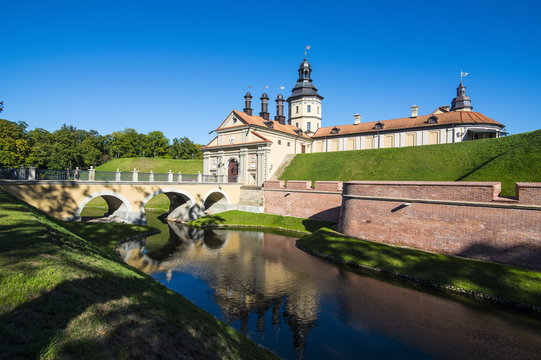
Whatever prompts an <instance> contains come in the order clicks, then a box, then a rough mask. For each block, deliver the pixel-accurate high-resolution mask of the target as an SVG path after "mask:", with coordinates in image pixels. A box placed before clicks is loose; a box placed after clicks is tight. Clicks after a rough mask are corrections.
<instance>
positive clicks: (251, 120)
mask: <svg viewBox="0 0 541 360" xmlns="http://www.w3.org/2000/svg"><path fill="white" fill-rule="evenodd" d="M233 113H234V114H235V115H236V116H237V117H239V118H241V119H242V120H243V121H244V122H245V123H247V124H249V125H257V126H261V127H263V128H267V129H272V130H276V131H280V132H283V133H287V134H290V135H295V136H301V137H304V138H310V137H309V136H308V135H306V134H305V133H301V134H300V135H299V134H298V133H297V132H296V131H295V130H297V131H299V130H300V129H299V128H298V127H296V126H293V125H289V124H286V125H282V124H280V123H279V122H278V121H273V120H265V119H263V118H262V117H260V116H255V115H248V114H246V113H243V112H242V111H237V110H233ZM266 121H272V123H273V127H270V126H268V125H267V124H265V122H266ZM238 126H244V125H235V126H228V127H226V128H220V129H216V130H224V129H231V128H235V127H238ZM256 135H257V134H256ZM257 136H260V135H257Z"/></svg>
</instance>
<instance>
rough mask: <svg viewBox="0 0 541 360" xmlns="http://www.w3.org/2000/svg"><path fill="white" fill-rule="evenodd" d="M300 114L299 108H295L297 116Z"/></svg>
mask: <svg viewBox="0 0 541 360" xmlns="http://www.w3.org/2000/svg"><path fill="white" fill-rule="evenodd" d="M298 113H299V107H298V106H295V114H298Z"/></svg>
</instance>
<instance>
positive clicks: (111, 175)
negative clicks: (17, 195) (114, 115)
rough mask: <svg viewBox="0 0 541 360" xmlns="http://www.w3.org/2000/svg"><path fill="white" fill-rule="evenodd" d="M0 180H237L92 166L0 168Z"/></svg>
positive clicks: (223, 181) (210, 181) (227, 177)
mask: <svg viewBox="0 0 541 360" xmlns="http://www.w3.org/2000/svg"><path fill="white" fill-rule="evenodd" d="M0 180H16V181H21V180H22V181H24V180H51V181H114V182H119V181H120V182H176V183H180V182H204V183H227V182H237V177H236V176H233V177H232V176H226V175H203V174H201V173H198V174H182V173H180V172H179V173H178V174H175V173H173V172H172V171H171V170H169V172H168V173H154V172H152V170H151V171H150V172H148V173H147V172H139V171H137V170H136V169H134V170H133V171H120V170H118V169H117V171H96V170H95V169H93V168H92V167H91V168H90V169H88V170H71V169H66V170H54V169H37V168H34V167H28V168H25V167H18V168H0Z"/></svg>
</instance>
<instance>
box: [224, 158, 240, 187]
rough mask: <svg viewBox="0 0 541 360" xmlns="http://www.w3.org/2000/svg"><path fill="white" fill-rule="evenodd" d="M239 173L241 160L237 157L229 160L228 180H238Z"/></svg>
mask: <svg viewBox="0 0 541 360" xmlns="http://www.w3.org/2000/svg"><path fill="white" fill-rule="evenodd" d="M238 175H239V162H238V161H237V160H236V159H231V160H229V164H228V166H227V181H228V182H237V176H238Z"/></svg>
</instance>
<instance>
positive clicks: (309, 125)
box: [306, 105, 312, 131]
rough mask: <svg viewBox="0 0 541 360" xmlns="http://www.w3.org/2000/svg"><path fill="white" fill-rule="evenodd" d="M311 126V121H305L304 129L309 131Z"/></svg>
mask: <svg viewBox="0 0 541 360" xmlns="http://www.w3.org/2000/svg"><path fill="white" fill-rule="evenodd" d="M308 106H310V105H308ZM311 128H312V123H311V122H310V121H308V122H307V123H306V130H308V131H310V129H311Z"/></svg>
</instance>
